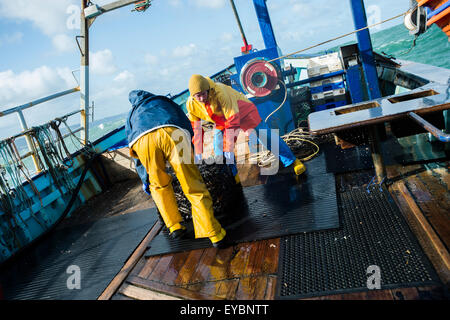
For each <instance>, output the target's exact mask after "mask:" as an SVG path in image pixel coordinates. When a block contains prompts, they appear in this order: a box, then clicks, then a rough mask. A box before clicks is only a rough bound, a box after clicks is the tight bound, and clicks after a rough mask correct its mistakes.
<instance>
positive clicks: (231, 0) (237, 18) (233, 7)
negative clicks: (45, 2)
mask: <svg viewBox="0 0 450 320" xmlns="http://www.w3.org/2000/svg"><path fill="white" fill-rule="evenodd" d="M230 3H231V8H232V9H233V13H234V16H235V17H236V21H237V23H238V27H239V31H240V32H241V37H242V40H243V41H244V48H243V49H245V51H248V50H247V48H248V43H247V38H246V37H245V33H244V29H243V28H242V24H241V20H240V19H239V15H238V13H237V10H236V6H235V5H234V1H233V0H230ZM243 52H244V51H243Z"/></svg>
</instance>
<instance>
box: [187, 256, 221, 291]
mask: <svg viewBox="0 0 450 320" xmlns="http://www.w3.org/2000/svg"><path fill="white" fill-rule="evenodd" d="M217 251H218V250H217V249H216V248H208V249H205V251H204V252H203V255H202V257H201V259H200V261H199V262H198V265H197V267H196V269H195V271H194V273H193V274H192V276H191V278H190V279H189V281H190V283H197V282H204V281H206V280H208V279H209V277H210V266H211V265H212V264H213V263H214V260H215V259H216V255H217Z"/></svg>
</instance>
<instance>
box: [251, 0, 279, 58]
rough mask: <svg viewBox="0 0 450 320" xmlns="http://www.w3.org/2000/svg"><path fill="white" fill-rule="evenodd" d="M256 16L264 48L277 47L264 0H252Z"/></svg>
mask: <svg viewBox="0 0 450 320" xmlns="http://www.w3.org/2000/svg"><path fill="white" fill-rule="evenodd" d="M253 5H254V6H255V11H256V16H257V17H258V22H259V28H260V29H261V33H262V36H263V40H264V45H265V46H266V49H269V48H275V47H278V45H277V41H276V40H275V34H274V32H273V28H272V23H271V22H270V16H269V11H268V10H267V5H266V0H253Z"/></svg>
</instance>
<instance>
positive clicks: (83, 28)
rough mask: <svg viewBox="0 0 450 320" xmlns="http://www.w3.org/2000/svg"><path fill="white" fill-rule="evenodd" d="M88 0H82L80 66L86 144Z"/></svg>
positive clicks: (82, 125)
mask: <svg viewBox="0 0 450 320" xmlns="http://www.w3.org/2000/svg"><path fill="white" fill-rule="evenodd" d="M86 6H87V0H81V24H80V27H81V67H80V93H81V94H80V109H81V123H80V125H81V127H82V128H84V130H82V131H81V133H80V138H81V141H82V142H83V144H84V145H86V144H87V142H88V140H89V19H86V18H85V16H84V9H85V8H86Z"/></svg>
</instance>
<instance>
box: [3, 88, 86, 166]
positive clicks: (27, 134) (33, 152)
mask: <svg viewBox="0 0 450 320" xmlns="http://www.w3.org/2000/svg"><path fill="white" fill-rule="evenodd" d="M78 91H80V87H75V88H72V89H69V90H65V91H61V92H58V93H55V94H52V95H49V96H47V97H44V98H40V99H37V100H34V101H31V102H28V103H25V104H23V105H19V106H16V107H13V108H10V109H7V110H4V111H1V112H0V117H4V116H7V115H10V114H13V113H16V114H17V116H18V119H19V122H20V126H21V128H22V131H21V132H20V133H18V134H15V135H13V136H10V137H9V138H6V139H4V140H3V141H5V140H14V139H16V138H19V137H22V136H23V137H24V138H25V141H26V144H27V150H26V153H25V154H22V155H19V157H20V160H23V159H25V158H28V157H30V156H31V157H32V159H33V164H34V168H35V170H36V173H39V172H40V171H42V170H43V169H44V168H42V166H41V164H40V162H39V161H38V159H37V152H38V147H37V146H36V144H35V143H34V142H33V139H32V138H31V133H32V132H33V128H31V129H30V128H29V127H28V124H27V122H26V120H25V117H24V115H23V111H24V110H26V109H29V108H32V107H35V106H36V105H38V104H41V103H44V102H47V101H51V100H54V99H56V98H59V97H62V96H65V95H68V94H71V93H75V92H78ZM78 113H83V110H82V109H80V110H75V111H72V112H69V113H67V114H65V115H63V116H61V117H58V118H56V119H58V120H60V121H61V120H62V121H64V122H65V121H66V120H67V118H68V117H70V116H73V115H76V114H78ZM81 130H83V127H79V128H77V129H74V130H69V132H68V133H66V134H64V135H62V136H60V137H57V138H56V139H57V140H58V141H59V140H61V139H65V138H67V137H68V136H70V135H73V134H75V133H77V132H79V131H81Z"/></svg>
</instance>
